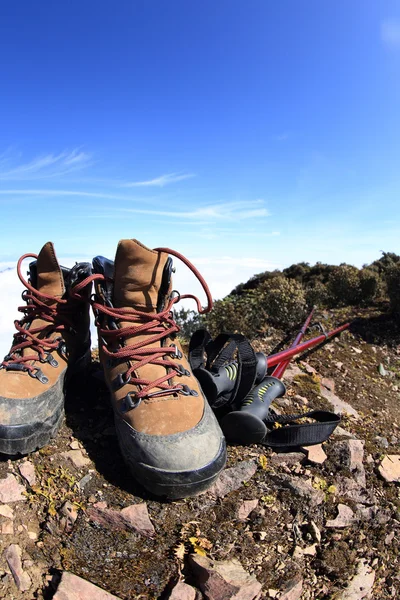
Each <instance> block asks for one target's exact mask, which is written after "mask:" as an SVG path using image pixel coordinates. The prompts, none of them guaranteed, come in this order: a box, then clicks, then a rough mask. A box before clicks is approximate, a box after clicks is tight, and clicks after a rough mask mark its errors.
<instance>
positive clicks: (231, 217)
mask: <svg viewBox="0 0 400 600" xmlns="http://www.w3.org/2000/svg"><path fill="white" fill-rule="evenodd" d="M0 196H38V197H52V198H56V197H82V198H99V199H105V200H122V201H131V202H141V204H143V199H140V198H135V197H127V196H121V195H119V194H113V193H112V192H111V193H102V192H86V191H78V190H55V189H54V190H46V189H29V190H24V189H9V190H0ZM81 207H82V205H81ZM82 208H84V207H82ZM86 208H90V210H91V213H92V216H95V215H96V213H94V210H96V211H97V215H98V216H99V217H100V218H104V217H103V215H102V213H101V212H100V211H102V210H106V211H108V212H107V214H110V213H109V207H101V206H96V208H95V209H94V207H93V206H87V207H86ZM112 210H113V212H112V216H114V217H115V216H116V214H117V213H125V214H126V213H132V214H140V215H152V216H159V217H166V218H171V219H179V220H180V221H181V220H183V219H185V220H188V221H194V222H196V223H198V224H199V222H201V223H202V224H207V223H209V222H210V221H236V222H237V221H241V220H243V219H255V218H263V217H268V216H269V214H270V213H269V211H268V210H267V208H266V207H265V201H264V200H261V199H259V200H241V201H236V202H221V203H214V204H208V205H205V206H200V207H198V208H196V209H194V210H185V209H177V208H175V209H174V210H161V209H152V208H137V207H129V208H128V207H127V208H125V207H121V206H120V207H116V206H113V209H112Z"/></svg>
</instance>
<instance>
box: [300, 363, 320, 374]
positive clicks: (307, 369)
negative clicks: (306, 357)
mask: <svg viewBox="0 0 400 600" xmlns="http://www.w3.org/2000/svg"><path fill="white" fill-rule="evenodd" d="M300 364H301V366H302V367H304V370H305V372H306V373H308V375H315V374H316V372H317V369H314V367H312V366H311V365H309V364H308V363H307V362H304V361H303V360H302V361H301V362H300Z"/></svg>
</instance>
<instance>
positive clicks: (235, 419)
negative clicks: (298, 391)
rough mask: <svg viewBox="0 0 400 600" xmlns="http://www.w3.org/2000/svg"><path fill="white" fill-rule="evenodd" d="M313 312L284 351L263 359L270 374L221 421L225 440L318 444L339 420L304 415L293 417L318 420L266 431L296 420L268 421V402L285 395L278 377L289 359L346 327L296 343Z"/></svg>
mask: <svg viewBox="0 0 400 600" xmlns="http://www.w3.org/2000/svg"><path fill="white" fill-rule="evenodd" d="M313 313H314V309H313V310H312V311H311V313H310V314H309V316H308V317H307V319H306V321H305V323H304V325H303V327H302V328H301V330H300V331H299V333H298V334H297V336H296V338H295V340H294V342H293V344H292V345H291V347H290V348H289V349H288V350H283V351H281V352H277V353H276V354H272V355H270V356H267V357H266V360H265V357H264V362H266V364H267V366H268V367H271V366H275V365H276V368H275V369H274V371H273V372H272V375H270V376H266V377H264V378H263V379H262V381H261V382H260V383H258V385H256V387H254V388H253V389H252V390H251V391H250V392H249V394H247V396H246V397H245V399H244V400H243V402H242V405H241V407H240V408H239V410H236V411H233V412H230V413H228V414H227V415H226V416H225V417H224V418H223V419H222V421H221V428H222V431H223V432H224V434H225V437H226V439H227V440H228V441H230V442H235V443H240V444H252V443H259V442H262V441H265V439H266V437H267V436H268V437H269V438H270V442H269V443H268V445H271V446H273V445H274V442H273V439H274V437H275V438H276V440H277V443H276V444H275V445H276V446H282V445H285V444H284V443H283V441H282V440H285V439H286V442H287V444H286V445H287V446H297V445H307V444H317V443H320V441H323V440H325V439H326V438H327V437H328V436H329V435H330V433H332V431H333V430H334V428H335V427H336V425H337V424H338V422H339V421H340V417H337V416H336V415H333V414H332V413H329V412H325V411H314V412H311V413H307V414H306V415H298V416H297V418H300V417H302V416H310V417H312V418H314V419H315V420H317V421H319V422H318V423H315V424H312V425H309V424H307V425H295V426H292V427H288V428H284V429H282V430H278V431H275V432H272V434H271V433H269V432H268V429H267V426H266V424H265V423H266V422H268V421H269V422H270V423H276V422H281V423H284V424H287V423H291V422H293V421H295V420H296V418H295V417H294V416H293V415H292V416H291V417H283V418H282V419H279V418H271V417H270V414H269V413H270V405H271V402H272V401H273V400H275V399H276V398H280V397H282V396H283V395H284V394H285V392H286V388H285V386H284V384H283V383H282V381H281V378H282V376H283V374H284V372H285V370H286V369H287V367H288V365H289V363H290V361H291V359H292V358H293V357H294V356H296V355H297V354H299V353H300V352H303V351H304V350H308V349H310V348H313V347H314V346H316V345H318V344H320V343H321V342H323V341H325V340H327V339H329V338H331V337H332V336H334V335H336V334H337V333H339V332H341V331H344V330H345V329H347V328H348V327H349V325H350V323H346V324H345V325H341V326H340V327H337V328H336V329H333V330H332V331H330V332H328V333H324V334H322V335H320V336H317V337H315V338H313V339H312V340H308V341H307V342H303V343H300V342H301V340H302V338H303V336H304V334H305V332H306V330H307V328H308V326H309V324H310V322H311V319H312V316H313Z"/></svg>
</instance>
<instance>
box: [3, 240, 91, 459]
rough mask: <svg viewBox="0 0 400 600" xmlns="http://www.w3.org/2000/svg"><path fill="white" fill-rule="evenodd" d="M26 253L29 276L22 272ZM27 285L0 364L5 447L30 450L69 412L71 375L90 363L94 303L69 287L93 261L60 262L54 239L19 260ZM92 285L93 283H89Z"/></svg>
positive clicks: (85, 273)
mask: <svg viewBox="0 0 400 600" xmlns="http://www.w3.org/2000/svg"><path fill="white" fill-rule="evenodd" d="M25 258H34V259H36V260H34V261H33V262H31V263H30V265H29V280H28V281H25V279H24V277H23V276H22V274H21V264H22V261H23V260H24V259H25ZM17 268H18V276H19V278H20V280H21V281H22V283H23V284H24V286H25V287H26V290H25V291H24V292H23V294H22V298H23V299H24V300H25V301H26V306H23V307H20V308H19V310H20V311H21V312H22V313H24V316H23V318H22V319H21V320H20V321H15V327H16V329H17V333H16V334H15V335H14V342H13V345H12V347H11V350H10V352H9V353H8V355H7V356H5V358H4V360H3V362H2V363H0V452H1V453H3V454H11V455H13V454H28V453H29V452H33V451H34V450H36V449H38V448H41V447H42V446H44V445H45V444H47V443H48V442H49V440H50V438H51V437H53V436H54V435H55V433H56V432H57V430H58V428H59V426H60V424H61V422H62V418H63V414H64V386H65V380H66V376H67V375H70V374H71V373H72V372H74V371H76V370H79V369H80V368H84V367H85V366H86V365H87V364H88V363H89V362H90V332H89V303H88V301H87V300H86V302H85V301H83V300H78V299H72V298H71V297H70V296H69V290H70V288H71V287H72V286H73V285H74V284H76V283H77V282H78V281H81V279H83V278H85V277H87V276H88V275H89V274H90V273H91V265H90V264H88V263H80V264H76V265H75V266H74V267H73V268H72V269H66V268H65V267H60V265H59V264H58V261H57V258H56V255H55V253H54V247H53V244H52V243H51V242H48V243H47V244H45V245H44V246H43V248H42V249H41V251H40V253H39V255H38V256H36V255H35V254H25V255H24V256H22V257H21V258H20V260H19V261H18V267H17ZM87 289H88V288H87Z"/></svg>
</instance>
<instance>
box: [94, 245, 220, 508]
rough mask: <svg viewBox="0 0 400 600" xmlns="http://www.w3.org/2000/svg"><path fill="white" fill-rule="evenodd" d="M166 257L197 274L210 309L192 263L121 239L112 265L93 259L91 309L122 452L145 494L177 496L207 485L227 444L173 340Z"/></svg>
mask: <svg viewBox="0 0 400 600" xmlns="http://www.w3.org/2000/svg"><path fill="white" fill-rule="evenodd" d="M168 254H173V255H175V256H177V257H178V258H180V259H181V260H183V261H184V262H185V264H186V265H187V266H189V268H190V269H191V270H192V271H193V272H194V273H195V275H196V276H197V277H198V278H199V279H200V281H201V283H202V285H203V287H204V289H205V291H206V293H207V296H208V301H209V307H208V310H210V308H211V304H212V300H211V297H210V294H209V291H208V288H207V285H206V283H205V282H204V280H203V278H202V277H201V275H200V274H199V273H198V272H197V270H196V269H195V267H193V265H191V264H190V263H189V261H187V260H186V259H184V258H183V257H182V256H181V255H179V254H178V253H176V252H173V251H171V250H168V249H163V248H158V249H156V250H150V249H148V248H146V247H145V246H143V245H142V244H140V243H139V242H138V241H136V240H122V241H121V242H120V243H119V245H118V249H117V254H116V257H115V264H114V263H112V261H109V260H107V259H105V258H103V257H96V258H95V259H94V261H93V271H94V275H93V276H92V278H93V279H97V282H96V286H95V288H96V299H95V301H94V302H93V310H94V313H95V316H96V322H97V326H98V333H99V352H100V361H101V363H102V365H103V368H104V373H105V378H106V382H107V385H108V387H109V389H110V392H111V398H112V405H113V409H114V413H115V424H116V429H117V434H118V439H119V443H120V447H121V451H122V454H123V456H124V458H125V460H126V462H127V464H128V465H129V467H130V469H131V472H132V474H133V476H134V477H135V479H137V480H138V481H139V482H140V483H141V484H142V485H143V486H144V487H145V488H147V489H148V490H149V491H150V492H152V493H154V494H156V495H161V496H167V497H169V498H180V497H185V496H190V495H193V494H196V493H199V492H201V491H202V490H204V489H206V488H207V487H209V486H210V485H211V483H212V482H213V481H214V480H215V479H216V477H217V476H218V474H219V473H220V471H221V470H222V469H223V467H224V465H225V461H226V448H225V440H224V437H223V435H222V432H221V430H220V428H219V425H218V423H217V420H216V418H215V416H214V413H213V412H212V410H211V409H210V407H209V405H208V403H207V401H206V399H205V397H204V395H203V393H202V390H201V388H200V386H199V384H198V382H197V381H196V379H195V378H194V377H193V375H192V373H191V369H190V366H189V363H188V361H187V360H186V358H185V357H184V356H183V353H182V348H181V346H180V344H179V342H178V340H177V339H176V334H177V332H178V331H179V327H178V326H177V325H176V323H175V321H174V318H173V313H172V307H173V305H174V304H175V303H176V302H177V301H178V300H179V297H178V296H176V295H174V294H173V293H172V291H171V289H172V287H171V270H172V259H171V258H170V257H169V256H168ZM96 274H97V275H96ZM183 297H192V298H193V296H183ZM196 300H197V299H196ZM197 303H198V307H199V309H201V306H200V303H199V301H198V300H197ZM202 312H205V311H202Z"/></svg>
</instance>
